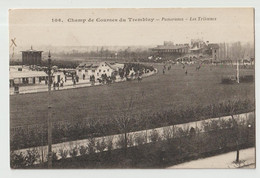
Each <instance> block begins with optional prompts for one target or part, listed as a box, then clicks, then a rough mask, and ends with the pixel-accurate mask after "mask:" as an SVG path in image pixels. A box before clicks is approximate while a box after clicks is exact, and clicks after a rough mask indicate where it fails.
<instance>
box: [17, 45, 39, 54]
mask: <svg viewBox="0 0 260 178" xmlns="http://www.w3.org/2000/svg"><path fill="white" fill-rule="evenodd" d="M21 52H40V53H41V52H43V51H37V50H34V49H33V47H32V46H31V49H28V50H26V51H21Z"/></svg>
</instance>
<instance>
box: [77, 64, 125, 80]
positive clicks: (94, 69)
mask: <svg viewBox="0 0 260 178" xmlns="http://www.w3.org/2000/svg"><path fill="white" fill-rule="evenodd" d="M123 68H124V64H119V63H108V62H100V63H81V64H80V65H79V66H78V67H77V69H76V74H77V75H78V76H79V78H81V79H82V78H84V76H85V79H86V80H89V79H90V76H94V77H95V79H98V78H101V76H102V74H106V76H107V77H111V75H112V73H113V72H116V71H117V72H118V71H119V69H123Z"/></svg>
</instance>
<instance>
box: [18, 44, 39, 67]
mask: <svg viewBox="0 0 260 178" xmlns="http://www.w3.org/2000/svg"><path fill="white" fill-rule="evenodd" d="M21 52H22V62H23V65H41V63H42V52H43V51H37V50H33V48H32V46H31V49H30V50H27V51H21Z"/></svg>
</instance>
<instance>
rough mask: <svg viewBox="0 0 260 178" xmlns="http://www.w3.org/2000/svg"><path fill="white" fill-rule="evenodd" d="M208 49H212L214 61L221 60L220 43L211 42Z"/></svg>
mask: <svg viewBox="0 0 260 178" xmlns="http://www.w3.org/2000/svg"><path fill="white" fill-rule="evenodd" d="M208 49H209V50H210V53H211V57H212V62H214V61H218V60H219V45H218V44H216V43H209V44H208Z"/></svg>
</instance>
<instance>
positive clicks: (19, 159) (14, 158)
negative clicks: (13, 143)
mask: <svg viewBox="0 0 260 178" xmlns="http://www.w3.org/2000/svg"><path fill="white" fill-rule="evenodd" d="M10 166H11V168H12V169H16V168H22V167H25V166H26V162H25V156H24V155H23V153H21V152H20V153H19V154H16V153H14V152H11V155H10Z"/></svg>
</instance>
